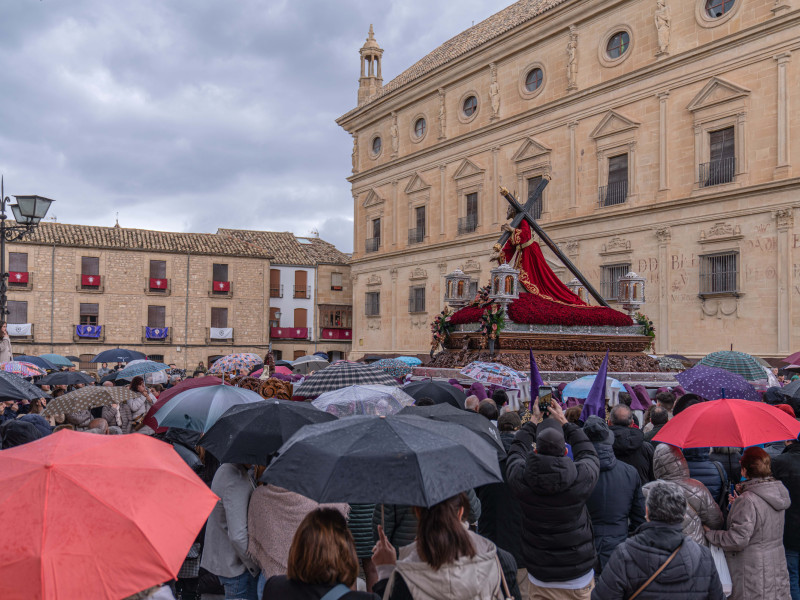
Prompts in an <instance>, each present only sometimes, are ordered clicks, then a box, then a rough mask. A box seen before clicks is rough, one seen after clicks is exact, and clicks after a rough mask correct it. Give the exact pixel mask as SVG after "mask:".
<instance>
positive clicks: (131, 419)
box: [101, 376, 149, 433]
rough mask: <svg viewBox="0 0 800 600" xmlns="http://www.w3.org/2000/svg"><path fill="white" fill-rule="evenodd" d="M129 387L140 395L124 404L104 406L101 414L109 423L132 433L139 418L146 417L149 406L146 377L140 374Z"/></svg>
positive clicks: (124, 431) (123, 431)
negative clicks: (143, 377) (145, 383)
mask: <svg viewBox="0 0 800 600" xmlns="http://www.w3.org/2000/svg"><path fill="white" fill-rule="evenodd" d="M106 383H110V382H106ZM128 388H129V389H130V390H131V391H132V392H136V393H138V394H139V395H138V396H136V397H135V398H132V399H130V400H128V401H127V402H124V403H123V404H117V403H114V404H110V405H107V406H104V407H103V411H102V414H101V416H102V418H104V419H105V420H106V421H108V424H109V425H116V426H117V427H119V428H120V429H122V433H130V432H131V430H132V429H133V427H134V425H135V424H136V421H137V419H141V418H144V415H145V413H146V412H147V409H148V408H149V407H148V406H147V401H146V398H147V395H148V392H147V388H146V387H145V385H144V379H142V378H141V377H138V376H137V377H134V378H133V381H131V384H130V386H128Z"/></svg>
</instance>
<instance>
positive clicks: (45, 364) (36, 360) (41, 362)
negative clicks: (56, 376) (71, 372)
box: [14, 355, 61, 371]
mask: <svg viewBox="0 0 800 600" xmlns="http://www.w3.org/2000/svg"><path fill="white" fill-rule="evenodd" d="M14 360H16V361H17V362H26V363H31V364H32V365H36V366H37V367H41V368H43V369H46V370H47V371H58V370H59V369H60V368H61V367H57V366H56V365H54V364H53V363H51V362H50V361H49V360H47V359H46V358H42V357H41V356H26V355H22V356H15V357H14Z"/></svg>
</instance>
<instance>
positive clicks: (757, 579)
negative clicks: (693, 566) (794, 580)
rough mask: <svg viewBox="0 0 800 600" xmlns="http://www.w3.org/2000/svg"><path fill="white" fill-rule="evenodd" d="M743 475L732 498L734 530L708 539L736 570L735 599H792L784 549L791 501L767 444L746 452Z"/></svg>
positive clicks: (709, 534)
mask: <svg viewBox="0 0 800 600" xmlns="http://www.w3.org/2000/svg"><path fill="white" fill-rule="evenodd" d="M742 477H743V478H746V481H743V482H742V483H740V484H738V485H737V486H736V491H735V492H734V494H733V495H732V496H730V498H729V500H730V502H731V511H730V514H729V515H728V529H727V530H722V531H711V530H709V529H707V528H706V532H705V536H706V539H708V541H709V542H710V543H712V544H716V545H717V546H719V547H720V548H722V549H723V550H724V551H725V558H726V559H727V561H728V568H729V569H730V572H731V581H732V583H733V592H732V593H731V596H730V598H731V600H753V599H755V598H758V599H759V600H786V599H787V598H790V597H791V592H790V588H789V571H788V570H787V567H786V555H785V553H784V548H783V525H784V513H785V511H786V509H787V508H789V506H790V504H791V501H790V498H789V492H788V491H787V489H786V487H785V486H784V485H783V484H782V483H781V482H780V481H778V480H777V479H775V478H773V477H772V470H771V467H770V458H769V454H767V453H766V452H765V451H764V450H762V449H761V448H756V447H754V448H748V449H747V450H746V451H745V453H744V454H743V455H742Z"/></svg>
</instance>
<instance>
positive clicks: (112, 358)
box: [45, 348, 147, 366]
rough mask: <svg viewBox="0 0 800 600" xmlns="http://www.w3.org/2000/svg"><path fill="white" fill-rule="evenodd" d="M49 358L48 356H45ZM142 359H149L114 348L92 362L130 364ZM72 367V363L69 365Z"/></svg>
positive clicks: (102, 353)
mask: <svg viewBox="0 0 800 600" xmlns="http://www.w3.org/2000/svg"><path fill="white" fill-rule="evenodd" d="M45 358H47V355H45ZM142 358H147V357H146V356H145V355H144V354H142V353H141V352H137V351H136V350H127V349H125V348H114V349H113V350H103V351H102V352H101V353H100V354H98V355H97V356H95V357H94V358H93V359H92V361H91V362H93V363H109V362H116V363H129V362H131V361H132V360H140V359H142ZM69 364H70V366H71V365H72V363H69Z"/></svg>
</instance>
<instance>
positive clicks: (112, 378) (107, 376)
mask: <svg viewBox="0 0 800 600" xmlns="http://www.w3.org/2000/svg"><path fill="white" fill-rule="evenodd" d="M118 374H119V371H111V372H110V373H106V374H105V375H103V376H102V377H101V378H100V384H101V385H102V384H104V383H105V382H106V381H114V382H116V381H117V375H118ZM125 384H127V382H125Z"/></svg>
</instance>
